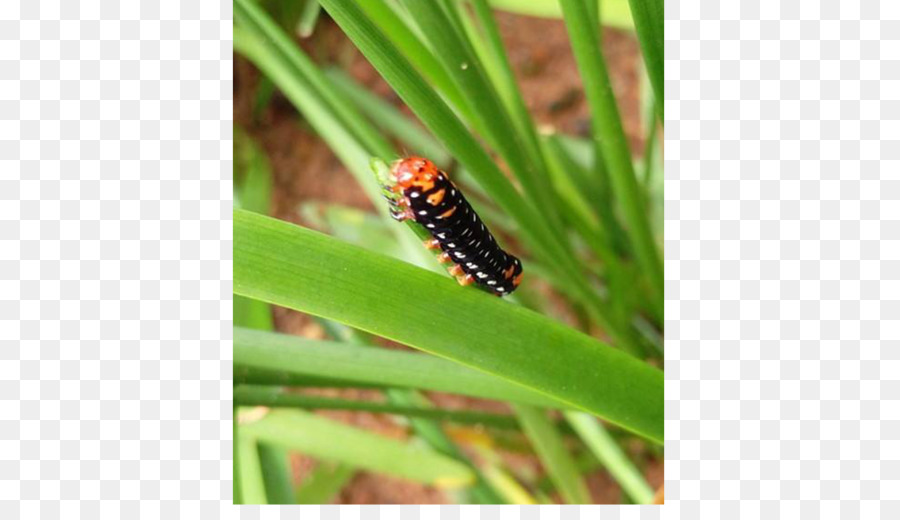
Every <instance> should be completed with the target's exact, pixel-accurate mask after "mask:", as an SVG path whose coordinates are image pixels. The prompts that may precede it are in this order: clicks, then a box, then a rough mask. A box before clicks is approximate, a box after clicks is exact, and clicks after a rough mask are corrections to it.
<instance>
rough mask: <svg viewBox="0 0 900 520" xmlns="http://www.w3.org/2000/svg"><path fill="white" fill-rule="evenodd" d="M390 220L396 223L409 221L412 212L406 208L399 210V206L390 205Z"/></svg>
mask: <svg viewBox="0 0 900 520" xmlns="http://www.w3.org/2000/svg"><path fill="white" fill-rule="evenodd" d="M390 211H391V218H393V219H394V220H396V221H397V222H403V221H404V220H409V219H411V218H413V214H412V212H411V211H410V210H409V209H407V208H401V207H399V206H394V205H391V210H390Z"/></svg>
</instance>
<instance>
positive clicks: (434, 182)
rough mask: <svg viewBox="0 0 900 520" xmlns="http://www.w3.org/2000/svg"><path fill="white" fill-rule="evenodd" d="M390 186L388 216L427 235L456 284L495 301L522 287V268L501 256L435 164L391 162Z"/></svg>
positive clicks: (386, 190) (512, 258) (507, 256)
mask: <svg viewBox="0 0 900 520" xmlns="http://www.w3.org/2000/svg"><path fill="white" fill-rule="evenodd" d="M391 176H392V180H393V185H391V186H384V187H383V188H384V193H385V198H386V199H387V200H388V202H389V203H390V205H391V216H393V217H394V218H395V219H397V220H399V221H403V220H408V219H412V220H413V221H415V222H417V223H419V224H421V225H422V226H424V227H425V229H427V230H428V232H429V233H430V234H431V236H432V238H431V239H430V240H428V241H426V242H425V246H426V247H428V248H429V249H437V248H440V249H441V251H442V252H441V255H440V256H439V257H438V260H440V261H441V262H444V263H451V262H452V263H453V266H451V267H450V268H449V271H450V273H451V274H452V275H453V276H455V277H456V279H457V281H459V283H460V284H461V285H469V284H472V283H475V284H478V285H480V286H482V287H485V288H487V289H488V290H490V291H491V292H493V293H494V294H496V295H498V296H505V295H507V294H510V293H512V292H513V291H514V290H515V289H516V287H518V286H519V284H521V283H522V263H521V262H520V261H519V259H518V258H516V257H515V256H513V255H511V254H509V253H507V252H506V251H504V250H503V249H502V248H501V247H500V246H499V244H497V240H496V239H495V238H494V236H493V235H492V234H491V232H490V230H488V229H487V227H486V226H485V225H484V222H482V221H481V218H479V216H478V215H477V214H476V213H475V210H474V209H472V206H471V205H470V204H469V202H468V201H467V200H466V198H465V197H464V196H463V194H462V193H461V192H460V191H459V189H458V188H457V187H456V186H455V185H454V184H453V182H451V181H450V179H449V178H448V177H447V174H446V173H445V172H443V171H441V170H439V169H438V168H437V166H435V164H434V163H432V162H431V161H429V160H427V159H423V158H421V157H408V158H406V159H401V160H398V161H396V162H395V163H394V164H393V165H392V167H391Z"/></svg>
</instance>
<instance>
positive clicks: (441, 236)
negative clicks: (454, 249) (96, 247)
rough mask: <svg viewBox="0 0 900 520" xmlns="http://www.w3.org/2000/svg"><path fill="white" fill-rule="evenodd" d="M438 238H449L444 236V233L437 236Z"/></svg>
mask: <svg viewBox="0 0 900 520" xmlns="http://www.w3.org/2000/svg"><path fill="white" fill-rule="evenodd" d="M437 237H438V238H447V237H446V236H444V234H443V233H438V234H437Z"/></svg>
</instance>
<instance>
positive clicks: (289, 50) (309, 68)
mask: <svg viewBox="0 0 900 520" xmlns="http://www.w3.org/2000/svg"><path fill="white" fill-rule="evenodd" d="M234 15H235V20H237V21H239V22H240V24H241V26H242V27H243V28H244V29H245V30H247V31H248V32H250V33H251V34H254V35H255V36H256V37H257V38H259V40H260V42H261V47H262V48H264V49H266V50H267V51H268V52H270V53H272V54H273V55H275V57H276V59H278V60H279V61H280V65H279V67H280V68H283V69H285V70H284V73H287V74H291V75H292V76H293V77H294V79H295V81H299V82H303V83H305V84H306V86H307V90H308V92H309V93H311V94H312V95H314V96H315V97H316V98H317V99H318V100H319V101H320V102H322V103H324V104H325V105H326V106H327V107H328V108H329V109H330V110H331V111H332V113H333V114H334V115H335V116H336V117H337V118H338V119H339V120H340V121H341V122H342V123H343V126H344V128H346V129H348V130H349V131H350V132H351V133H352V134H353V135H354V136H355V137H356V138H357V140H358V141H359V142H360V143H362V144H363V145H364V146H365V147H366V148H367V149H368V150H369V152H371V153H377V154H379V155H386V154H390V153H391V151H392V148H391V145H390V143H388V142H387V140H385V139H384V137H383V136H382V135H381V134H380V133H378V132H377V131H376V130H375V128H373V127H372V125H370V124H369V123H368V121H366V120H365V119H364V118H362V117H361V116H360V115H359V114H358V113H356V112H355V111H353V110H352V109H350V105H349V104H348V103H346V102H345V100H343V99H341V98H340V97H339V96H338V95H337V94H336V93H335V91H334V89H333V88H331V85H330V84H329V82H328V80H327V79H326V78H325V76H324V75H323V74H322V72H321V71H320V70H319V69H318V67H317V66H316V65H315V64H314V63H313V62H312V60H310V59H309V57H308V56H306V54H304V53H303V52H302V51H300V49H299V47H297V45H296V44H295V43H294V42H293V41H292V40H291V39H290V37H289V36H288V35H287V34H286V33H285V32H284V31H283V30H282V29H281V28H280V27H279V26H278V25H277V24H276V23H275V22H274V21H272V19H271V18H270V17H269V16H268V15H267V14H266V13H265V12H264V11H263V10H262V8H260V6H259V5H258V4H257V3H256V2H254V1H253V0H234ZM276 83H278V82H277V81H276ZM285 94H287V93H285ZM292 100H293V99H292Z"/></svg>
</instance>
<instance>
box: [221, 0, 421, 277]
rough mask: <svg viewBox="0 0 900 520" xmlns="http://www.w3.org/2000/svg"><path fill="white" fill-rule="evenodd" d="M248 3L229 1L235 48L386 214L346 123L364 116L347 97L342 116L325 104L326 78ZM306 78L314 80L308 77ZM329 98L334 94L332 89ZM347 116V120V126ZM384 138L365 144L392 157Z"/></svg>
mask: <svg viewBox="0 0 900 520" xmlns="http://www.w3.org/2000/svg"><path fill="white" fill-rule="evenodd" d="M252 4H253V2H251V1H250V0H235V17H236V19H237V20H238V21H240V22H241V24H240V25H236V26H235V27H234V48H235V50H236V51H238V52H240V53H241V54H244V55H245V56H247V57H248V58H249V59H250V60H251V61H253V63H254V64H256V66H257V67H259V68H260V70H262V71H263V73H265V74H266V75H267V76H268V77H269V78H270V79H272V80H273V81H274V82H275V84H277V85H278V87H279V88H280V89H281V91H282V92H283V93H284V94H285V96H287V98H288V99H290V100H291V102H292V103H293V104H294V106H295V107H297V109H298V110H299V111H300V112H301V113H303V115H304V116H305V118H306V120H307V122H309V124H310V125H311V126H312V127H313V128H314V129H315V130H316V133H318V134H319V136H320V137H322V139H323V140H324V141H325V142H326V143H327V144H328V147H329V148H330V149H331V150H332V151H333V152H334V153H335V154H336V155H337V156H338V158H339V159H340V160H341V162H342V163H343V164H344V165H345V166H346V167H347V169H348V170H350V173H352V174H353V176H354V177H355V178H356V180H357V182H359V184H360V186H362V188H363V191H365V192H366V195H368V197H369V199H370V200H372V201H373V202H374V203H375V207H376V208H377V209H378V211H379V213H380V214H381V215H382V216H383V217H384V218H389V217H388V210H387V206H386V204H384V203H383V202H384V201H383V200H382V199H381V189H380V188H379V187H378V186H377V185H376V184H375V182H374V179H372V175H371V173H370V171H369V169H368V162H369V157H370V154H369V152H368V151H367V150H366V148H365V147H364V146H363V145H362V144H360V142H359V141H358V140H357V137H356V136H355V135H354V134H353V133H352V132H351V128H357V131H359V129H360V128H363V127H368V126H369V124H368V121H366V120H365V119H364V118H363V117H362V116H361V115H358V114H353V113H352V111H351V110H350V108H349V106H350V105H351V103H349V102H346V103H339V105H341V106H342V107H343V108H342V111H343V113H344V114H345V117H344V119H343V120H342V119H341V118H339V117H338V116H337V115H336V114H335V112H334V111H333V106H329V104H328V103H327V102H326V100H325V99H323V98H322V97H321V96H320V91H321V90H323V89H324V90H326V91H329V92H330V91H331V90H333V89H331V87H330V86H328V85H327V83H325V82H327V79H325V78H324V76H321V73H319V72H318V71H317V70H315V67H301V65H300V64H302V63H305V62H306V61H308V58H306V57H305V56H304V55H303V54H302V52H301V51H300V50H299V49H298V48H297V47H296V46H294V45H291V44H290V42H289V41H288V42H284V40H285V39H286V36H285V35H284V34H283V32H282V31H280V29H278V27H276V26H274V25H273V24H272V23H271V21H270V20H269V21H268V22H265V20H266V16H265V14H264V13H262V12H261V11H259V9H258V7H257V6H254V5H252ZM278 42H281V43H278ZM307 76H308V77H307ZM310 78H318V79H317V80H316V81H314V82H310V81H309V79H310ZM323 84H324V86H323ZM316 85H319V87H316ZM331 97H334V94H333V93H332V94H331ZM332 104H333V103H332ZM347 121H350V122H351V124H350V125H349V128H348V123H347ZM366 133H369V132H368V131H367V132H366ZM385 143H386V142H384V140H383V139H382V138H381V137H380V136H379V137H378V139H377V140H376V142H375V144H374V145H373V144H371V143H370V147H371V146H374V147H375V148H377V150H376V151H377V153H378V154H379V155H382V156H386V157H393V156H394V151H393V149H391V148H390V146H389V145H387V146H386V145H385ZM396 236H397V239H398V242H399V243H400V244H401V245H402V246H403V247H404V248H405V249H406V250H407V251H408V252H409V256H408V258H409V261H413V262H415V261H417V260H419V261H421V260H422V259H423V257H422V256H421V247H419V244H414V243H412V242H414V241H411V237H409V236H408V234H406V233H400V232H397V233H396Z"/></svg>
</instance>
